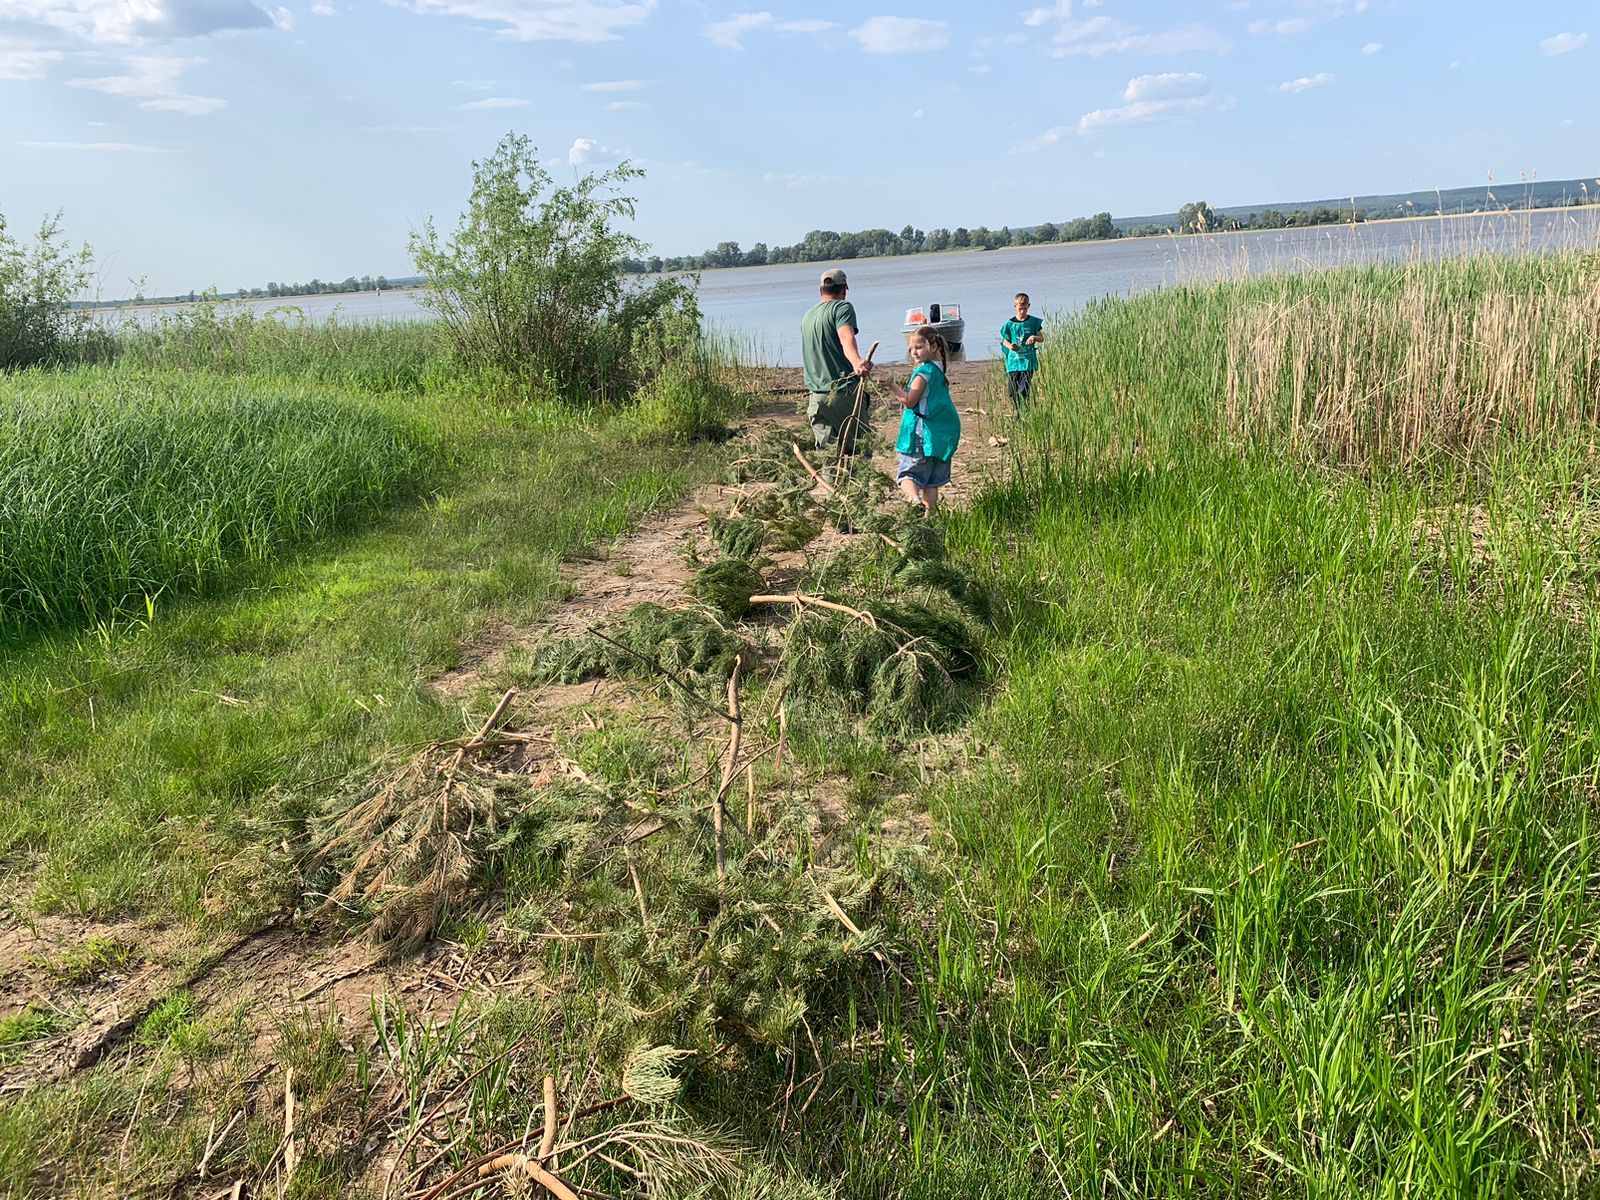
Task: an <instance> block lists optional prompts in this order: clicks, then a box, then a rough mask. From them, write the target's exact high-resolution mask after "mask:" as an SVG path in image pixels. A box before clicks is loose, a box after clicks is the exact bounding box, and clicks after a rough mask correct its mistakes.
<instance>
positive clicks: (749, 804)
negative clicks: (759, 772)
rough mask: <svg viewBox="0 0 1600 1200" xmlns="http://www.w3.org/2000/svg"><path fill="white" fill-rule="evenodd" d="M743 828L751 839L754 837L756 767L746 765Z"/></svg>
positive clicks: (753, 764)
mask: <svg viewBox="0 0 1600 1200" xmlns="http://www.w3.org/2000/svg"><path fill="white" fill-rule="evenodd" d="M744 828H745V832H746V833H748V834H749V835H750V836H751V837H752V838H753V837H755V835H756V765H755V763H747V764H745V768H744Z"/></svg>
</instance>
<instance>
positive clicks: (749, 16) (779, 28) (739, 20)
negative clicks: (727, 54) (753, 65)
mask: <svg viewBox="0 0 1600 1200" xmlns="http://www.w3.org/2000/svg"><path fill="white" fill-rule="evenodd" d="M838 27H839V24H838V22H837V21H823V20H818V19H816V18H814V17H813V18H801V19H799V20H794V21H780V20H779V19H778V18H777V17H775V16H773V15H772V14H771V13H770V12H766V11H762V12H745V13H734V15H733V16H731V17H729V18H728V19H727V20H725V21H717V22H714V23H713V24H710V25H707V26H706V27H705V29H704V31H703V32H704V34H705V36H706V37H708V38H710V39H711V44H712V45H713V46H721V47H722V48H723V49H724V50H743V49H744V35H745V34H747V33H754V32H755V31H756V30H758V29H770V30H772V31H773V32H774V33H824V32H826V31H827V30H829V29H837V28H838Z"/></svg>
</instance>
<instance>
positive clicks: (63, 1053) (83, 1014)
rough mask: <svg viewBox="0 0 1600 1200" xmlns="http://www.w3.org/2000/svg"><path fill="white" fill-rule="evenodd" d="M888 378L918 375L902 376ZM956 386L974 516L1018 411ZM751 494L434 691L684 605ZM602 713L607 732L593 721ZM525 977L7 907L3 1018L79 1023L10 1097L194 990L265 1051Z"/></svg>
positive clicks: (614, 693) (322, 944) (571, 703)
mask: <svg viewBox="0 0 1600 1200" xmlns="http://www.w3.org/2000/svg"><path fill="white" fill-rule="evenodd" d="M885 369H887V370H893V371H896V373H897V376H898V377H899V378H900V379H902V380H903V379H904V373H905V372H904V368H903V367H901V368H896V367H889V368H885ZM950 379H951V387H952V392H953V395H954V397H955V400H956V404H957V407H958V408H959V409H960V411H961V413H962V420H963V426H964V429H963V438H962V448H961V451H960V452H959V454H958V456H957V459H956V470H955V473H954V479H953V482H952V484H951V486H950V487H949V488H948V489H947V490H946V493H945V495H946V497H947V499H948V502H949V503H951V504H953V505H957V506H960V505H965V504H969V503H971V500H972V497H973V495H974V494H975V493H976V492H977V491H978V490H979V489H980V488H981V487H982V485H983V484H984V483H985V482H987V481H989V480H991V479H995V478H1001V477H1003V476H1004V474H1005V471H1006V469H1007V465H1008V463H1009V451H1008V449H1007V444H1006V437H1007V433H1008V430H1007V427H1008V425H1009V423H1010V422H1009V412H1010V406H1009V403H1008V401H1006V399H1005V398H1004V396H1003V394H1002V393H1001V389H1000V387H999V376H998V374H997V372H996V371H995V370H994V366H993V364H992V363H953V364H951V369H950ZM747 381H748V387H749V390H750V392H751V393H753V395H754V400H753V402H752V405H751V408H750V411H749V414H748V416H747V419H746V420H745V422H744V427H743V429H742V431H741V436H745V437H749V436H752V435H756V434H759V433H761V432H763V431H764V430H765V429H767V428H770V427H772V426H778V427H780V428H786V429H792V430H793V431H794V435H795V441H796V442H797V443H799V444H802V445H804V444H805V441H806V439H807V438H808V437H809V431H808V429H807V427H806V421H805V417H804V401H805V391H804V388H803V385H802V382H801V378H800V372H799V370H798V369H795V368H781V369H780V368H764V369H755V370H752V371H750V372H748V373H747ZM897 421H898V409H897V408H895V407H894V406H892V404H890V403H884V402H880V403H879V404H878V406H877V415H876V417H875V419H874V421H873V424H874V426H875V428H876V430H877V431H878V433H879V435H880V439H881V440H880V444H881V442H882V441H892V438H893V434H894V429H895V427H896V423H897ZM737 446H738V443H737V441H736V442H735V443H733V445H732V447H731V449H732V450H733V451H734V453H732V454H731V455H730V457H737ZM871 464H872V467H873V469H875V470H877V471H879V472H880V473H882V474H883V476H884V495H885V497H886V498H887V497H888V496H889V495H890V494H891V489H892V472H893V466H894V454H893V451H892V449H890V450H889V451H888V452H887V453H883V452H880V453H878V454H876V455H874V456H873V458H872V459H871ZM743 490H744V489H741V488H740V487H735V486H726V485H715V484H714V485H709V486H706V487H703V488H701V489H700V490H699V491H698V492H697V493H696V494H695V495H694V496H693V497H691V498H690V499H689V500H688V501H687V502H685V503H683V504H680V505H679V506H677V507H676V508H673V509H671V510H668V511H663V512H659V513H656V514H654V515H652V516H650V517H649V518H647V519H646V520H645V521H644V522H643V523H642V524H641V526H640V527H639V528H638V529H637V530H636V531H635V532H634V533H633V534H632V535H631V536H629V537H627V538H625V539H623V540H621V541H620V542H618V543H616V544H614V545H613V546H611V547H609V548H603V549H602V550H601V551H600V552H599V553H598V554H597V555H596V556H594V557H591V558H587V559H583V560H580V561H578V562H575V563H572V564H570V565H569V567H568V568H567V576H568V579H569V582H570V584H571V588H572V593H571V595H572V598H571V599H570V600H568V601H567V602H566V603H564V604H563V605H561V606H560V607H559V608H557V609H556V610H555V611H554V612H552V613H551V614H549V615H548V616H547V617H546V618H544V619H543V620H541V621H540V622H539V623H538V624H536V625H535V626H533V627H530V628H514V627H511V626H500V627H497V628H494V629H492V630H490V631H489V632H488V633H487V634H485V635H484V636H482V637H480V638H479V639H478V640H477V641H476V642H475V643H474V644H472V645H470V646H467V647H465V648H464V649H463V654H462V665H461V666H459V667H457V668H456V669H454V670H452V671H450V672H448V673H447V674H445V675H443V676H441V677H440V678H437V679H434V680H431V681H429V684H428V686H429V687H431V688H432V689H433V690H434V691H435V692H436V693H437V694H439V695H440V696H441V697H443V698H446V699H448V700H450V701H454V702H458V703H459V702H466V701H469V700H470V698H471V697H473V696H474V695H475V694H476V693H479V692H481V691H482V690H483V688H484V687H485V686H486V682H487V680H488V679H490V678H491V677H492V676H493V675H494V673H495V671H496V669H497V668H498V667H499V666H500V665H502V664H503V663H504V662H505V661H506V659H507V657H508V656H509V655H511V654H512V653H514V652H517V651H519V650H525V649H527V648H529V647H532V646H533V645H535V644H536V643H537V642H538V641H539V640H540V639H541V638H544V637H547V636H552V635H554V636H570V635H572V634H575V633H579V632H582V631H583V630H585V629H588V628H589V627H591V626H592V625H595V624H596V623H599V622H604V621H605V620H606V619H608V618H610V617H614V616H616V615H619V614H621V613H623V612H625V611H627V610H628V609H630V608H631V607H633V606H634V605H635V604H638V603H640V602H642V601H653V602H655V603H657V604H662V605H671V604H674V603H677V602H680V601H682V600H683V599H684V598H685V592H684V585H685V584H686V583H687V582H688V580H689V578H690V576H691V569H690V567H689V566H688V564H687V563H686V562H685V560H684V557H683V554H682V550H683V548H684V547H685V546H686V545H690V544H693V543H694V542H695V541H696V540H697V539H700V538H701V537H702V536H703V535H705V533H706V526H707V521H708V518H709V516H710V514H712V513H726V512H727V511H729V510H730V509H731V508H732V507H733V506H734V504H735V503H736V502H737V500H738V498H739V496H740V495H741V494H742V492H743ZM842 537H843V535H839V534H836V533H825V534H824V535H823V536H822V537H821V538H819V539H818V540H817V541H815V542H813V543H812V544H811V545H810V546H809V547H808V548H807V550H808V551H809V552H810V553H813V554H815V553H817V552H819V551H822V552H825V551H826V550H827V549H829V548H830V546H831V544H833V543H835V542H837V541H839V540H842ZM806 553H807V551H794V552H791V553H789V554H786V555H785V554H776V555H773V556H772V557H773V559H774V566H773V568H772V570H771V572H770V576H771V577H772V578H773V582H774V584H775V586H781V581H782V578H783V576H784V575H785V574H788V573H790V572H792V571H795V570H798V567H799V566H800V565H801V564H803V562H804V560H805V556H806ZM620 692H621V689H620V688H618V687H617V686H616V685H613V684H608V683H599V684H583V685H577V686H574V687H552V688H546V689H544V690H543V691H542V692H541V693H540V694H539V695H538V696H536V697H530V698H529V699H528V700H527V701H526V702H524V703H522V704H519V706H518V714H517V724H518V726H519V727H520V728H521V729H523V730H525V731H526V730H535V729H543V730H545V731H550V730H552V729H554V728H556V727H558V726H559V725H560V724H561V723H563V722H568V723H570V722H574V721H577V720H579V719H584V718H583V717H582V714H581V713H580V711H579V710H580V709H581V710H582V712H583V713H592V711H593V710H594V709H595V706H596V705H600V706H607V705H617V706H620V705H622V704H625V703H626V701H625V699H624V698H623V697H622V695H621V694H620ZM587 719H588V720H590V721H591V722H592V721H593V717H592V715H591V716H589V717H588V718H587ZM552 744H553V743H552ZM546 753H547V754H550V753H553V752H546ZM538 757H539V756H538V755H530V757H529V761H528V762H526V763H519V764H517V766H518V769H520V770H523V771H525V772H527V773H529V774H534V775H538V774H540V773H541V772H545V771H553V770H556V769H558V767H559V764H558V763H557V762H556V761H555V760H554V759H552V760H551V761H549V762H545V761H534V759H535V758H538ZM815 782H816V786H815V790H814V792H813V802H814V804H815V805H816V807H817V815H818V819H819V821H820V824H821V826H822V828H821V829H820V830H819V832H821V833H823V834H825V835H826V836H831V835H832V831H833V830H836V829H838V828H842V827H843V826H844V825H845V824H846V823H847V822H848V821H849V820H850V819H851V817H850V814H849V812H848V811H847V809H846V807H845V806H844V805H843V804H842V802H840V801H839V799H838V797H837V796H834V795H833V794H832V790H833V788H832V784H833V783H836V782H837V781H829V780H826V779H822V780H817V781H815ZM894 799H895V800H901V799H905V800H909V797H906V798H901V797H896V798H894ZM882 817H883V820H884V822H885V824H886V827H887V826H888V825H890V824H893V823H896V822H898V823H899V824H901V825H902V826H904V825H907V824H910V825H915V826H918V827H920V826H921V825H922V816H921V814H920V813H919V812H913V811H910V810H909V809H907V808H906V807H905V806H900V807H899V808H898V809H897V808H895V807H894V806H891V807H890V809H888V810H886V811H885V812H884V813H883V814H882ZM90 944H95V945H100V946H101V947H103V952H102V953H101V954H100V956H99V958H98V959H96V960H95V961H92V962H88V963H86V964H83V965H81V966H79V967H78V968H77V969H76V971H72V970H63V968H62V964H63V963H70V962H72V961H73V960H74V954H75V951H76V950H77V949H78V948H81V947H83V946H85V945H90ZM116 948H121V950H120V951H119V950H117V949H116ZM78 957H80V958H81V957H82V956H81V954H80V955H78ZM101 959H103V961H100V960H101ZM512 983H516V984H518V985H520V986H534V987H536V986H538V984H537V983H536V982H535V981H533V980H532V977H531V976H530V975H526V974H524V972H523V964H522V963H520V962H517V961H508V960H504V959H497V958H494V957H493V956H487V957H486V956H483V955H476V956H474V955H468V954H466V953H465V952H464V951H462V950H461V949H460V948H458V947H456V946H453V945H451V944H450V943H448V942H443V941H436V942H434V943H432V944H431V945H429V946H428V947H427V948H425V949H424V950H423V951H422V952H420V953H419V954H418V955H416V956H414V957H412V958H409V959H403V960H395V959H388V958H385V957H384V956H383V955H381V954H380V953H379V952H377V951H375V950H374V949H373V948H372V947H371V946H369V945H368V944H367V943H366V942H365V941H364V940H359V939H358V940H349V941H342V942H333V941H329V940H327V939H325V938H321V937H317V936H311V935H307V934H305V933H302V932H300V931H299V930H297V929H295V928H293V927H292V926H290V925H289V924H288V923H287V922H286V921H285V922H276V923H273V924H271V925H269V926H267V927H265V928H263V929H260V930H256V931H254V932H252V933H248V934H243V935H234V936H232V937H224V938H221V939H217V940H214V941H211V942H204V941H200V940H197V939H195V938H194V937H193V936H191V935H190V934H187V933H185V932H183V931H180V930H177V929H160V928H144V927H140V926H136V925H133V924H129V923H126V922H118V923H101V922H95V921H90V920H86V919H76V918H71V919H69V918H39V919H29V920H24V919H19V918H18V917H16V916H15V915H13V914H11V913H9V912H4V911H3V910H0V1018H3V1017H6V1016H12V1015H15V1014H18V1013H23V1012H27V1011H32V1012H54V1013H59V1014H67V1015H69V1016H70V1022H69V1024H68V1026H67V1027H65V1028H62V1029H59V1030H57V1031H56V1032H53V1033H46V1034H44V1035H42V1036H41V1037H40V1038H38V1039H37V1040H36V1041H34V1042H32V1043H29V1044H24V1045H20V1046H17V1047H15V1048H14V1049H13V1053H12V1054H11V1055H10V1056H9V1057H4V1056H0V1094H3V1093H5V1092H16V1091H22V1090H27V1089H29V1088H32V1087H34V1086H37V1085H38V1084H41V1083H44V1082H47V1081H49V1080H52V1079H61V1078H64V1077H66V1076H68V1075H71V1074H72V1073H73V1072H74V1071H77V1070H80V1069H82V1068H84V1067H87V1066H90V1065H92V1064H93V1063H94V1062H96V1061H98V1060H99V1059H101V1058H103V1057H105V1056H107V1055H108V1054H111V1053H113V1052H114V1051H116V1050H118V1049H119V1048H120V1047H121V1046H123V1045H124V1044H125V1043H127V1042H128V1041H129V1040H130V1039H131V1038H132V1036H133V1034H134V1032H135V1030H136V1029H137V1026H138V1024H139V1022H140V1021H141V1020H142V1018H143V1017H144V1016H145V1015H146V1014H147V1013H148V1012H149V1011H150V1010H151V1009H152V1008H153V1007H154V1006H155V1005H156V1004H157V1003H159V1002H160V1001H161V1000H162V999H163V998H165V997H167V996H170V995H172V994H173V993H174V991H177V990H185V991H188V992H189V993H190V995H191V996H192V998H193V1000H194V1003H195V1005H196V1007H197V1008H199V1009H200V1010H202V1011H223V1012H228V1011H238V1012H239V1013H240V1019H241V1021H242V1023H243V1026H244V1030H245V1033H246V1036H248V1037H250V1038H252V1040H253V1042H254V1044H255V1045H256V1047H257V1049H258V1050H260V1051H261V1052H262V1053H266V1052H267V1051H269V1050H270V1039H271V1036H272V1034H273V1031H274V1029H275V1028H276V1022H277V1021H279V1020H281V1019H282V1017H283V1016H284V1015H285V1014H288V1013H291V1012H294V1011H296V1010H298V1009H302V1008H304V1007H305V1006H307V1005H313V1004H314V1005H317V1006H318V1007H321V1008H323V1009H327V1008H330V1007H331V1009H332V1010H333V1012H334V1015H335V1018H336V1019H338V1020H341V1021H353V1022H360V1021H362V1020H364V1019H365V1018H366V1014H367V1013H368V1011H369V1007H370V1003H371V997H372V996H374V995H377V994H382V993H386V992H388V993H399V994H402V995H403V996H404V997H405V999H406V1002H407V1004H408V1006H409V1007H411V1008H412V1010H413V1011H420V1012H421V1013H424V1014H447V1013H448V1012H449V1011H450V1010H451V1009H452V1008H453V1007H454V1006H455V1004H456V1003H457V1002H458V1001H459V999H460V997H461V995H462V994H463V993H464V992H466V991H468V990H471V989H474V988H479V987H482V988H490V989H494V988H500V987H504V986H509V985H511V984H512Z"/></svg>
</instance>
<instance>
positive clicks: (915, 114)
mask: <svg viewBox="0 0 1600 1200" xmlns="http://www.w3.org/2000/svg"><path fill="white" fill-rule="evenodd" d="M911 119H912V120H913V121H920V120H922V110H921V109H920V108H919V109H917V110H916V111H914V112H913V113H912V114H911Z"/></svg>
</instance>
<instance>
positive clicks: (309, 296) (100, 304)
mask: <svg viewBox="0 0 1600 1200" xmlns="http://www.w3.org/2000/svg"><path fill="white" fill-rule="evenodd" d="M1590 209H1600V205H1594V204H1587V205H1566V204H1563V205H1553V206H1547V207H1543V208H1512V209H1506V208H1496V209H1481V210H1479V211H1476V212H1450V213H1447V212H1423V213H1411V214H1408V215H1406V216H1381V217H1374V216H1368V217H1365V218H1364V219H1362V220H1360V221H1334V222H1328V223H1325V224H1320V225H1284V226H1279V227H1278V228H1275V229H1261V228H1256V229H1217V230H1212V231H1208V232H1207V233H1204V234H1194V233H1178V232H1176V231H1174V230H1170V229H1169V230H1165V231H1163V232H1161V233H1141V234H1122V235H1121V236H1119V237H1114V238H1081V239H1077V240H1074V241H1071V242H1058V241H1050V242H1031V243H1029V244H1028V245H1025V246H995V247H993V248H985V247H982V246H951V247H948V248H947V249H944V250H921V251H918V252H917V253H915V254H882V255H871V256H867V257H857V258H850V259H820V258H819V259H809V260H804V261H800V262H792V263H760V264H752V265H750V266H744V265H739V266H731V267H700V268H694V269H690V268H685V269H683V270H679V271H640V272H634V274H637V275H638V276H639V277H641V278H648V277H650V276H656V275H661V276H665V275H702V274H708V273H710V272H713V271H716V272H722V271H749V270H759V269H760V268H761V267H794V266H808V265H812V264H814V263H825V262H826V263H833V262H843V263H864V262H873V261H877V260H880V259H881V260H888V259H900V258H937V257H941V256H945V255H956V254H1002V253H1005V252H1007V251H1021V252H1026V251H1029V250H1046V249H1052V248H1056V247H1060V246H1104V245H1110V244H1113V243H1116V242H1141V241H1150V240H1152V239H1160V238H1172V239H1174V240H1181V241H1188V240H1189V239H1192V238H1203V239H1204V238H1216V237H1229V236H1232V237H1238V236H1241V235H1244V234H1265V233H1287V232H1303V231H1307V230H1313V229H1333V228H1335V227H1337V226H1347V225H1390V224H1394V223H1397V222H1405V221H1463V220H1470V219H1472V218H1479V219H1483V218H1489V217H1519V218H1521V217H1527V218H1533V217H1538V216H1546V215H1551V214H1559V213H1573V212H1583V211H1585V210H1590ZM423 288H424V285H423V284H420V283H408V284H401V285H396V286H394V287H386V288H382V289H375V290H374V291H372V292H369V291H359V292H297V293H295V294H293V295H284V296H236V295H235V296H227V297H221V298H219V299H218V300H217V301H216V303H219V304H238V303H247V304H264V303H267V302H269V301H279V302H282V303H283V304H284V305H285V306H287V307H292V306H293V302H294V301H296V300H314V299H318V298H320V297H323V296H369V295H373V294H377V295H384V294H387V293H389V292H418V291H422V290H423ZM200 303H202V301H201V300H200V299H199V297H198V294H197V296H196V298H195V299H194V300H186V299H172V298H163V299H160V300H142V301H135V300H109V301H97V302H94V303H88V302H80V303H78V304H77V305H75V306H74V307H76V308H79V309H83V310H87V311H89V312H121V311H124V310H130V309H131V310H134V311H142V310H155V309H166V308H185V307H192V306H194V305H196V304H200Z"/></svg>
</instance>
